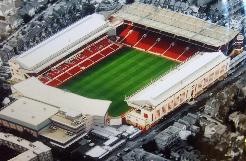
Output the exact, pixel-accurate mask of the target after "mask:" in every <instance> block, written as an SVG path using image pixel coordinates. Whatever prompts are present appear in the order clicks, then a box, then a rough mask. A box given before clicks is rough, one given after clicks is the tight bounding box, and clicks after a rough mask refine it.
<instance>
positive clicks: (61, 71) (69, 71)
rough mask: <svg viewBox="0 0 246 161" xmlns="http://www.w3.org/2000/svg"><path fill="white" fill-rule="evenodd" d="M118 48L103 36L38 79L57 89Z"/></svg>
mask: <svg viewBox="0 0 246 161" xmlns="http://www.w3.org/2000/svg"><path fill="white" fill-rule="evenodd" d="M120 48H121V46H120V45H118V44H116V43H113V42H112V41H110V40H109V38H108V37H107V36H104V37H102V38H100V39H99V40H97V41H95V42H92V43H91V44H89V45H88V46H87V47H86V48H83V49H81V50H80V51H79V52H78V53H76V54H74V55H72V56H70V57H68V58H66V59H65V60H63V61H62V62H60V63H59V64H58V65H56V66H54V67H52V68H51V69H49V70H47V71H45V72H43V73H42V74H40V75H39V76H38V79H39V80H40V81H42V82H43V83H45V84H47V85H50V86H54V87H57V86H59V85H61V84H62V83H64V82H65V81H67V80H69V79H71V78H72V77H74V76H76V75H77V74H79V73H81V72H82V71H84V70H86V69H88V68H89V67H91V66H92V65H94V64H96V63H97V62H99V61H101V60H102V59H104V58H106V57H107V56H109V55H111V54H112V53H114V52H115V51H116V50H118V49H120Z"/></svg>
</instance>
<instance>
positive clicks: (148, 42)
mask: <svg viewBox="0 0 246 161" xmlns="http://www.w3.org/2000/svg"><path fill="white" fill-rule="evenodd" d="M158 37H159V35H158V34H155V33H153V32H149V33H147V34H146V37H143V38H142V39H141V41H140V42H139V43H137V44H136V45H135V46H136V47H138V48H141V49H144V50H148V49H149V48H150V47H151V46H153V45H154V43H155V42H156V40H157V38H158Z"/></svg>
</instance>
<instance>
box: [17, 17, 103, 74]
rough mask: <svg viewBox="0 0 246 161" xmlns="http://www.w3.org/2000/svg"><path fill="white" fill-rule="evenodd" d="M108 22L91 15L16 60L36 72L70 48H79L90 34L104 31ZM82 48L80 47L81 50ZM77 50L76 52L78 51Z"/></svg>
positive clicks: (25, 67) (23, 66)
mask: <svg viewBox="0 0 246 161" xmlns="http://www.w3.org/2000/svg"><path fill="white" fill-rule="evenodd" d="M106 24H107V22H106V21H105V18H104V16H102V15H99V14H92V15H89V16H87V17H85V18H83V19H81V20H79V21H78V22H76V23H74V24H72V25H71V26H69V27H67V28H65V29H63V30H62V31H60V32H58V33H57V34H55V35H54V36H52V37H50V38H49V39H47V40H45V41H43V42H42V43H40V44H39V45H37V46H35V47H33V48H31V49H30V50H28V51H26V52H25V53H23V54H21V55H20V56H17V57H16V58H15V60H16V61H17V62H18V63H19V64H20V65H21V66H22V68H24V69H26V70H34V69H36V68H38V67H40V66H42V65H44V64H46V63H47V62H49V61H50V60H52V59H53V58H55V57H58V56H60V55H62V54H63V53H64V52H66V51H67V50H69V49H70V48H73V47H75V46H76V47H77V45H78V44H79V43H81V42H82V41H83V40H85V39H86V38H89V36H90V34H92V33H93V32H95V31H97V30H101V31H102V29H101V28H102V27H104V28H105V25H106ZM79 47H81V46H78V47H77V48H79ZM77 48H75V49H74V50H76V49H77Z"/></svg>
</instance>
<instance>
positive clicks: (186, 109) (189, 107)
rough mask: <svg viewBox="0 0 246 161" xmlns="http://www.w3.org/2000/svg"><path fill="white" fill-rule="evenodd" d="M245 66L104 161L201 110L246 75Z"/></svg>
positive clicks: (108, 160)
mask: <svg viewBox="0 0 246 161" xmlns="http://www.w3.org/2000/svg"><path fill="white" fill-rule="evenodd" d="M245 72H246V64H245V65H243V66H242V67H240V68H239V69H238V70H237V71H236V72H235V73H234V74H233V75H230V76H228V77H227V78H226V79H224V80H222V81H220V82H218V83H216V84H214V85H213V86H211V87H210V88H209V89H208V90H207V91H206V92H204V93H203V94H201V95H200V96H199V97H197V98H196V103H194V104H193V105H189V104H185V105H183V106H182V107H180V108H178V109H177V110H175V111H173V112H172V113H171V114H169V115H168V116H167V117H165V118H163V119H162V120H161V121H160V123H158V124H157V125H156V126H155V127H153V128H151V129H150V131H149V132H148V133H144V134H142V135H141V136H139V137H138V138H136V139H135V140H134V141H127V143H126V144H125V145H123V146H122V147H120V148H119V149H118V150H116V151H114V152H113V153H111V154H110V156H108V158H107V159H106V161H117V160H120V158H118V157H117V154H119V153H120V156H122V155H124V154H126V153H127V152H125V151H124V149H125V148H128V149H131V150H132V149H135V148H139V147H141V146H142V145H143V144H146V143H147V142H149V141H151V140H153V139H154V137H155V136H156V135H157V134H158V133H159V132H161V131H162V130H164V129H165V128H167V127H168V126H170V125H171V124H172V123H173V122H174V121H176V120H178V119H179V118H181V117H182V116H184V115H185V114H187V113H188V112H196V111H199V110H201V108H202V107H203V105H204V104H205V102H206V100H207V99H209V98H210V97H211V93H217V92H218V91H220V90H222V89H224V88H225V87H226V86H228V85H230V84H232V83H234V82H236V81H237V80H238V78H239V76H241V75H242V74H246V73H245Z"/></svg>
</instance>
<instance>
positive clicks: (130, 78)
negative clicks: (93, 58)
mask: <svg viewBox="0 0 246 161" xmlns="http://www.w3.org/2000/svg"><path fill="white" fill-rule="evenodd" d="M176 65H177V63H176V62H173V61H170V60H167V59H164V58H162V57H158V56H154V55H152V54H148V53H145V52H142V51H138V50H135V49H131V48H124V49H122V50H121V51H119V52H118V53H116V54H114V55H112V56H109V57H108V58H106V59H105V60H103V61H102V62H101V63H99V64H97V65H95V66H94V67H92V68H91V69H88V70H87V71H85V72H83V73H81V74H80V75H78V76H76V77H75V78H74V79H72V80H70V81H68V82H67V83H66V84H64V85H63V86H61V87H60V88H62V89H66V90H68V91H71V92H73V93H76V94H79V95H81V96H85V97H89V98H95V99H104V100H111V101H112V104H111V106H110V108H109V111H108V112H109V115H110V116H119V115H120V114H122V113H124V112H126V111H127V110H128V106H127V104H126V102H125V101H124V99H125V96H129V95H131V94H133V93H134V92H136V91H137V90H138V89H140V88H142V87H144V86H145V85H147V84H148V83H150V81H151V80H153V79H155V78H158V77H159V76H160V75H162V74H164V73H165V72H166V71H168V70H169V69H170V68H172V67H174V66H176Z"/></svg>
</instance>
